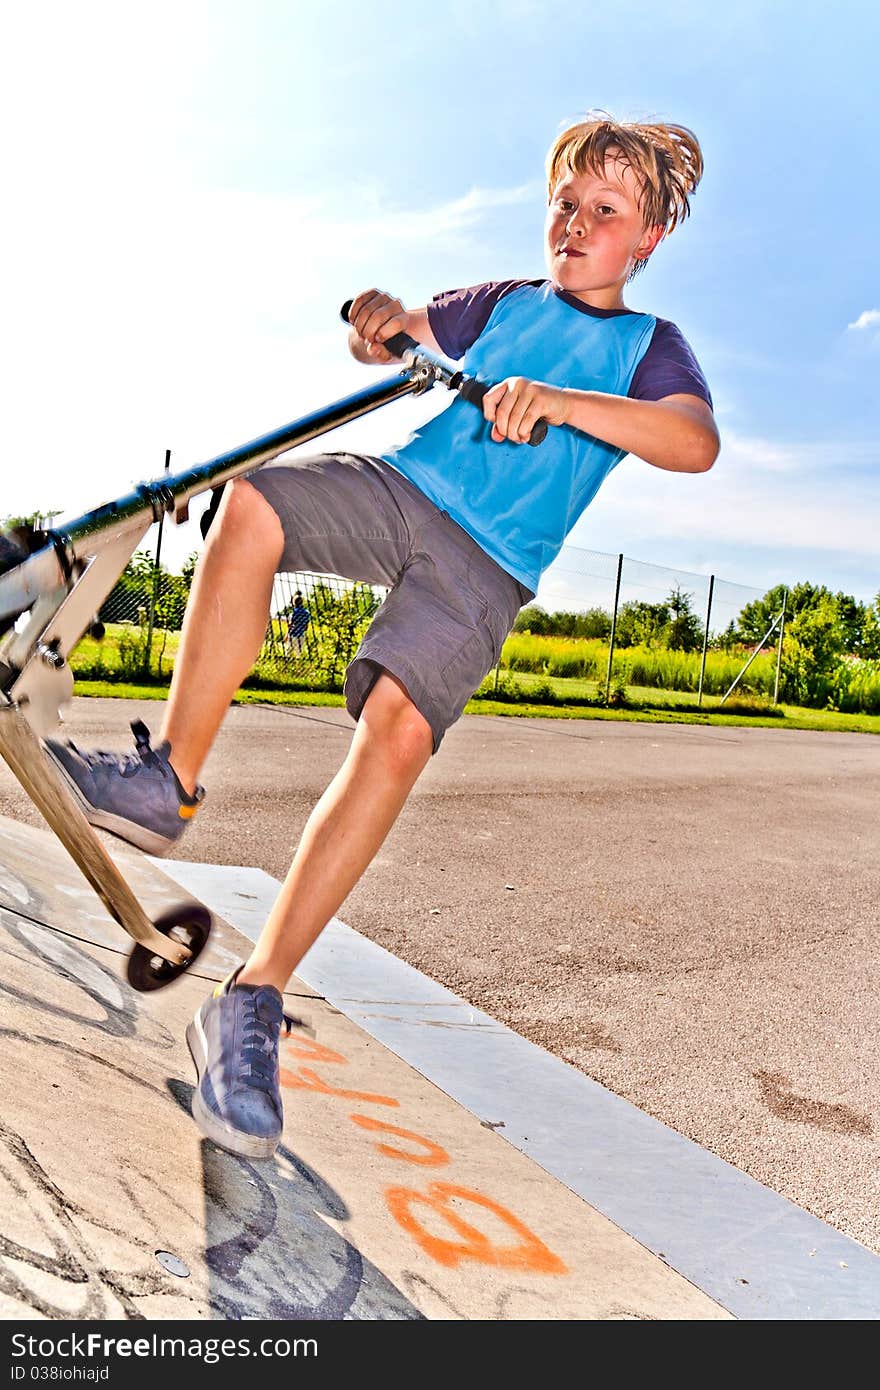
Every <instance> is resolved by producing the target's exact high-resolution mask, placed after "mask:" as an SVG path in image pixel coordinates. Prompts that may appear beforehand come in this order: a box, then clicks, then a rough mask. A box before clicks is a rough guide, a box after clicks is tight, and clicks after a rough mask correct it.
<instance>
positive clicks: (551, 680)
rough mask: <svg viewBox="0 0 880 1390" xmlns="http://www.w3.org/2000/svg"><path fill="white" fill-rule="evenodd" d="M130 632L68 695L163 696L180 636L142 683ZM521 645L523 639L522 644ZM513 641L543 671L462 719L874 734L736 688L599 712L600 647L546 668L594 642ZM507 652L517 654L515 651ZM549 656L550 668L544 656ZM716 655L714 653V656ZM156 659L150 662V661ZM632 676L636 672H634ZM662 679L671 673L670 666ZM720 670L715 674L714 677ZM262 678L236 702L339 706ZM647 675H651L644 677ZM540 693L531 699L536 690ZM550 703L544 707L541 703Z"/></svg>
mask: <svg viewBox="0 0 880 1390" xmlns="http://www.w3.org/2000/svg"><path fill="white" fill-rule="evenodd" d="M136 631H137V630H136V629H134V630H133V629H132V628H131V626H126V625H124V624H108V627H107V635H106V636H105V638H104V640H103V642H101V643H98V642H96V641H95V640H94V639H93V638H89V637H85V638H83V640H82V641H81V642H80V643H79V645H78V646H77V649H76V652H75V654H74V657H73V660H72V662H71V665H72V667H73V670H74V674H75V676H76V683H75V687H74V690H75V693H76V694H77V695H84V696H103V697H104V698H108V699H125V700H164V699H167V696H168V684H167V682H168V680H169V679H170V667H171V666H172V665H173V661H174V657H175V656H176V654H177V647H178V644H179V641H180V634H179V633H177V632H171V633H168V635H167V643H166V647H165V653H164V660H163V678H162V679H160V678H157V677H154V678H153V679H152V680H149V681H145V680H143V679H141V678H139V676H138V675H137V673H133V672H130V671H127V672H123V671H122V663H120V660H119V655H120V647H119V639H120V637H122V638H123V653H124V651H125V643H126V641H128V642H129V643H130V642H131V640H132V637H133V635H134V633H136ZM163 636H164V634H157V635H156V637H155V639H154V653H155V654H156V655H158V650H159V648H160V646H161V641H162V637H163ZM523 639H525V640H523ZM515 641H518V643H519V655H520V657H521V658H522V657H523V656H524V653H525V651H526V649H527V647H528V645H529V644H531V645H532V646H533V647H535V648H537V647H538V646H539V645H540V644H543V646H542V651H543V655H544V657H545V658H546V660H545V662H544V671H543V672H541V671H540V670H539V671H538V672H536V671H534V670H533V671H528V670H523V669H515V670H509V669H505V668H502V670H501V673H500V685H501V688H500V689H499V691H498V695H497V698H494V697H493V696H494V689H493V688H494V683H495V678H494V673H492V674H490V675H489V677H488V678H487V679H486V681H485V682H484V684H483V687H482V691H483V694H482V696H481V698H479V699H476V700H471V701H470V702H469V703H468V705H467V706H466V710H467V712H468V713H469V714H493V715H503V716H506V717H511V718H513V717H516V716H517V715H519V716H527V717H529V718H533V719H618V720H619V719H623V720H636V721H641V722H648V723H664V722H666V723H676V724H724V725H739V726H743V725H745V726H748V725H756V724H757V725H759V726H762V727H769V728H787V729H817V730H831V731H835V732H839V733H840V732H847V733H866V734H880V715H872V714H841V713H837V712H836V711H833V710H823V709H806V708H802V707H799V706H796V705H777V706H774V705H772V704H771V703H770V700H769V697H768V696H767V695H762V694H759V693H755V692H747V693H745V694H742V693H741V692H740V690H739V689H737V690H736V691H734V694H733V695H732V696H731V698H730V700H729V701H727V703H726V704H725V705H723V706H721V705H720V698H721V697H720V694H717V693H714V694H709V693H705V694H704V696H703V701H702V705H698V703H697V696H696V693H695V691H694V690H692V689H678V690H672V689H665V688H662V687H660V686H656V685H653V684H645V685H643V684H638V685H637V684H629V683H627V685H626V703H625V704H619V705H614V704H612V707H610V708H609V707H607V706H605V705H604V704H603V703H602V702H603V700H604V694H605V664H607V647H606V648H604V652H605V664H603V662H602V661H601V660H599V661H598V662H597V663H596V664H594V666H593V674H592V675H591V676H590V677H587V676H585V675H583V674H581V675H575V674H570V675H564V676H560V675H552V674H550V671H549V670H548V669H547V667H551V669H552V666H553V664H556V665H557V669H558V666H559V665H561V666H562V668H563V669H564V670H571V666H570V665H566V663H565V662H564V661H563V660H562V658H561V656H560V652H561V651H562V649H563V648H564V647H567V648H568V649H569V651H570V650H571V649H573V648H577V649H579V651H578V655H579V658H580V657H581V656H582V655H583V652H584V650H585V649H588V648H595V647H597V646H599V645H601V644H596V643H587V642H573V641H571V640H570V639H567V638H540V639H538V638H531V637H526V636H525V634H515V635H514V637H512V638H509V639H508V643H506V644H505V657H506V655H507V652H508V644H509V643H513V642H515ZM514 650H517V648H516V647H514ZM551 655H552V657H553V658H554V660H553V662H551V661H550V659H549V658H550V657H551ZM719 655H720V654H719ZM154 660H155V656H154ZM105 672H107V673H108V674H109V673H111V672H122V674H123V675H124V676H125V677H127V678H124V679H120V678H119V676H116V677H115V678H111V679H109V680H107V679H103V676H104V673H105ZM633 674H635V670H633ZM667 674H668V675H670V676H672V675H674V672H673V671H672V669H671V668H670V671H669V672H668V673H667ZM680 674H682V675H684V676H685V678H686V682H687V684H688V685H690V683H691V677H692V672H691V671H690V669H687V670H685V668H682V671H681V673H680ZM718 674H719V672H716V677H717V675H718ZM261 675H262V678H263V679H264V680H266V681H267V688H265V689H263V688H259V687H258V686H257V687H254V686H251V687H250V688H247V689H241V690H239V691H238V692H237V693H236V696H235V700H234V703H235V704H262V705H269V704H272V705H299V706H308V705H324V706H335V707H337V708H338V707H340V706H342V705H344V704H345V700H344V697H343V695H342V694H341V692H338V691H319V690H308V689H294V688H292V685H290V686H287V685H284V684H283V683H279V684H278V685H277V686H275V685H274V684H273V682H274V671H271V670H269V669H268V667H267V668H266V670H265V671H261ZM653 675H654V672H653V671H652V672H651V676H653ZM724 675H725V684H724V685H723V686H722V689H726V686H727V684H729V681H727V679H726V677H727V672H726V670H725V672H724ZM619 679H620V676H617V677H616V679H615V681H614V682H613V683H612V689H613V687H614V685H615V684H616V683H617V681H618V680H619ZM505 686H507V687H508V690H509V689H510V687H511V686H512V687H514V689H515V690H520V691H521V692H522V694H523V696H524V698H521V699H518V700H515V701H514V700H513V699H511V698H509V696H508V694H507V691H506V690H505V689H504V687H505ZM539 690H540V691H541V692H542V693H541V695H537V692H538V691H539ZM530 692H534V693H535V694H536V696H537V698H536V699H535V701H534V702H532V701H530V700H529V699H528V696H529V693H530ZM548 697H549V701H550V702H549V703H548Z"/></svg>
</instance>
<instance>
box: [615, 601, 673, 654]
mask: <svg viewBox="0 0 880 1390" xmlns="http://www.w3.org/2000/svg"><path fill="white" fill-rule="evenodd" d="M668 628H669V608H668V607H667V605H666V604H665V603H647V602H645V600H644V599H630V601H629V603H624V604H623V605H622V606H621V608H620V610H619V611H618V614H617V631H616V634H615V641H616V643H617V645H618V646H619V647H640V646H641V647H662V646H664V645H665V636H666V632H667V630H668Z"/></svg>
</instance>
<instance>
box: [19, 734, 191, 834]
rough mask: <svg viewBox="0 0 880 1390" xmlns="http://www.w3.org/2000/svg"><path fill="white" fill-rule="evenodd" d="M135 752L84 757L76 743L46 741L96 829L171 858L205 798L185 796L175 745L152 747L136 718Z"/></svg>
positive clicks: (49, 752)
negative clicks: (175, 763) (176, 767)
mask: <svg viewBox="0 0 880 1390" xmlns="http://www.w3.org/2000/svg"><path fill="white" fill-rule="evenodd" d="M131 731H132V733H133V734H134V737H135V749H134V752H133V753H124V754H120V753H103V752H97V751H96V752H94V753H84V752H82V750H81V749H79V748H77V746H76V744H75V743H58V742H56V740H55V739H46V740H45V743H44V745H43V746H44V748H45V750H46V752H47V754H48V755H49V757H50V758H51V759H52V761H53V763H54V764H55V766H56V767H57V768H58V771H59V772H60V773H61V775H62V776H63V778H64V780H65V782H66V783H67V785H68V786H69V788H70V790H71V791H72V792H73V795H74V796H75V798H76V800H77V801H78V802H79V804H80V806H81V807H82V809H83V811H84V812H85V815H86V819H87V820H88V821H90V822H91V824H92V825H97V826H100V827H101V829H102V830H109V831H111V832H112V833H113V834H114V835H119V836H120V837H121V839H123V840H128V841H129V843H130V844H133V845H137V847H138V849H142V850H146V852H147V853H148V854H158V855H162V854H167V853H168V851H169V850H170V849H172V848H173V846H174V845H175V844H176V843H177V841H178V840H179V839H180V837H181V835H182V834H183V832H184V830H185V829H186V827H187V825H188V824H189V822H190V820H191V819H192V817H193V816H194V815H195V813H196V811H197V810H198V808H199V806H200V805H201V803H202V801H203V800H204V796H205V789H204V787H196V791H195V795H194V796H190V795H189V794H188V792H185V791H184V789H183V787H182V785H181V783H180V780H179V778H178V776H177V773H176V772H175V771H174V768H173V767H172V766H171V764H170V762H169V761H168V755H169V753H170V752H171V744H170V743H160V744H159V747H158V748H151V747H150V731H149V729H148V728H147V726H146V724H143V723H142V722H141V721H140V720H139V719H136V720H135V721H134V723H133V724H132V726H131Z"/></svg>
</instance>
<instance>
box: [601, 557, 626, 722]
mask: <svg viewBox="0 0 880 1390" xmlns="http://www.w3.org/2000/svg"><path fill="white" fill-rule="evenodd" d="M622 574H623V556H622V555H618V557H617V585H616V587H615V590H614V613H613V614H612V617H611V639H610V641H609V644H608V675H607V676H606V678H605V703H606V705H607V704H608V696H609V695H610V693H611V663H612V662H613V661H614V638H615V636H616V635H617V607H618V604H619V603H620V576H621V575H622Z"/></svg>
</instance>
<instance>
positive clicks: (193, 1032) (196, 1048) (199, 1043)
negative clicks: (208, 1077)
mask: <svg viewBox="0 0 880 1390" xmlns="http://www.w3.org/2000/svg"><path fill="white" fill-rule="evenodd" d="M200 1012H201V1011H200ZM186 1045H187V1047H188V1048H189V1051H190V1056H191V1057H192V1059H193V1064H194V1066H195V1069H196V1077H197V1085H196V1089H195V1090H194V1091H193V1098H192V1117H193V1119H194V1120H195V1122H196V1124H197V1125H198V1127H199V1129H200V1130H201V1131H202V1134H204V1136H205V1138H206V1139H210V1140H212V1142H213V1143H215V1144H217V1145H219V1147H220V1148H221V1149H226V1150H227V1151H228V1152H229V1153H233V1154H237V1155H238V1157H239V1158H271V1157H272V1155H273V1154H274V1152H275V1150H276V1149H277V1147H278V1142H279V1140H280V1138H281V1136H280V1134H279V1136H278V1138H277V1139H265V1138H261V1137H260V1135H258V1134H246V1133H245V1132H244V1131H243V1130H240V1129H233V1127H232V1125H229V1124H227V1123H226V1122H225V1120H221V1119H220V1117H219V1115H215V1114H214V1112H213V1111H212V1110H209V1108H208V1106H207V1105H206V1104H205V1102H204V1101H203V1100H202V1096H201V1092H200V1090H199V1086H201V1084H202V1077H203V1076H204V1074H205V1069H206V1067H207V1045H206V1042H205V1034H204V1030H203V1028H202V1024H201V1019H200V1017H199V1014H196V1016H195V1018H194V1019H193V1020H192V1022H191V1023H189V1024H188V1025H187V1029H186Z"/></svg>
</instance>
